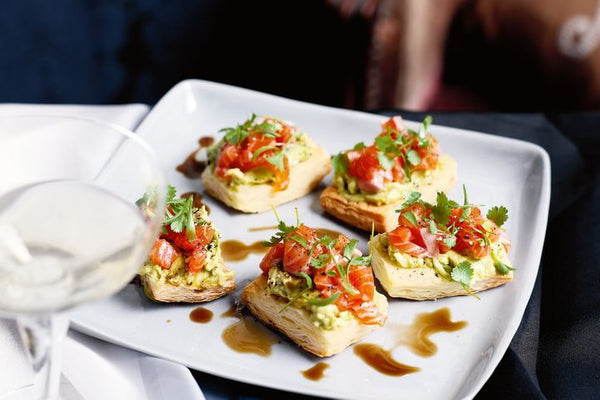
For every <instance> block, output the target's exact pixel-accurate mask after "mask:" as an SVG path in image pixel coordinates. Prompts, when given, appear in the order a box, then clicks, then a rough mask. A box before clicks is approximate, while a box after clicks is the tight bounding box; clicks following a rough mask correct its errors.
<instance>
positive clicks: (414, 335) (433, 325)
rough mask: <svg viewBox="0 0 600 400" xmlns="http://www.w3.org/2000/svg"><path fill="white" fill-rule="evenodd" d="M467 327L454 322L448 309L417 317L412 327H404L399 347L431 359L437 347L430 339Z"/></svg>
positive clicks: (399, 337) (399, 338)
mask: <svg viewBox="0 0 600 400" xmlns="http://www.w3.org/2000/svg"><path fill="white" fill-rule="evenodd" d="M465 326H467V322H466V321H458V322H452V321H451V317H450V310H449V309H448V307H444V308H440V309H439V310H436V311H433V312H431V313H422V314H419V315H417V316H416V317H415V320H414V321H413V323H412V325H409V326H403V327H401V329H400V332H399V334H398V345H402V346H407V347H408V348H409V349H410V350H411V351H412V352H413V353H415V354H417V355H419V356H422V357H431V356H432V355H434V354H435V353H436V352H437V345H436V344H435V343H433V342H432V341H431V339H430V338H429V337H430V336H431V335H433V334H434V333H438V332H454V331H458V330H460V329H463V328H464V327H465Z"/></svg>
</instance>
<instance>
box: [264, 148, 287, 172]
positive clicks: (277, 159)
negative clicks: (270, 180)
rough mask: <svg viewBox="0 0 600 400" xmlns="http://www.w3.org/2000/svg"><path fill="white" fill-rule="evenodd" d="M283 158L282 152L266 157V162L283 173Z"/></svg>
mask: <svg viewBox="0 0 600 400" xmlns="http://www.w3.org/2000/svg"><path fill="white" fill-rule="evenodd" d="M284 157H285V156H284V155H283V152H279V153H277V154H274V155H272V156H271V157H267V162H268V163H269V164H272V165H274V166H276V167H277V168H278V169H279V170H280V171H284V170H285V164H284Z"/></svg>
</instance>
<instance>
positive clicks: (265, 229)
mask: <svg viewBox="0 0 600 400" xmlns="http://www.w3.org/2000/svg"><path fill="white" fill-rule="evenodd" d="M275 229H277V225H271V226H258V227H255V228H248V232H259V231H274V230H275Z"/></svg>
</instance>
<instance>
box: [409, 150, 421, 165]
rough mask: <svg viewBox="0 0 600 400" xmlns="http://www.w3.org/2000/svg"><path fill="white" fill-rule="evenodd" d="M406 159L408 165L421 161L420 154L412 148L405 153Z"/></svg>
mask: <svg viewBox="0 0 600 400" xmlns="http://www.w3.org/2000/svg"><path fill="white" fill-rule="evenodd" d="M406 159H407V160H408V163H409V164H410V165H419V164H420V163H421V156H420V155H419V153H417V152H416V151H414V150H412V149H411V150H409V151H408V152H407V153H406Z"/></svg>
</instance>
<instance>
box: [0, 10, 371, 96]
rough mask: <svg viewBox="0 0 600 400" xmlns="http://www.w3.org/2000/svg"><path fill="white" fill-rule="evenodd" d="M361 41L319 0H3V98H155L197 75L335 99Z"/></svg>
mask: <svg viewBox="0 0 600 400" xmlns="http://www.w3.org/2000/svg"><path fill="white" fill-rule="evenodd" d="M367 42H368V31H367V25H366V23H365V22H364V21H362V22H361V21H357V20H354V21H343V20H341V19H340V18H339V17H338V16H337V14H336V12H335V10H334V9H333V8H332V7H329V6H328V5H327V4H326V2H325V1H323V0H303V1H299V2H284V1H278V0H260V1H243V0H137V1H136V0H54V1H48V0H5V1H3V2H2V12H0V102H33V103H91V104H105V103H123V102H143V103H148V104H154V103H156V102H157V101H158V99H159V98H160V97H161V96H162V95H163V94H164V93H165V92H166V91H167V90H168V89H170V88H171V87H172V86H174V85H175V84H176V83H177V82H179V81H181V80H183V79H187V78H198V79H206V80H214V81H219V82H223V83H230V84H233V85H237V86H242V87H249V88H254V89H258V90H261V91H265V92H270V93H275V94H280V95H284V96H288V97H292V98H297V99H304V100H307V101H312V102H317V103H323V104H331V105H338V106H342V105H343V102H344V99H345V97H346V88H347V87H348V84H349V83H351V81H352V79H354V77H356V76H357V75H358V71H360V70H361V68H362V63H363V62H364V59H365V56H364V55H365V51H366V47H367Z"/></svg>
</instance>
